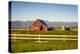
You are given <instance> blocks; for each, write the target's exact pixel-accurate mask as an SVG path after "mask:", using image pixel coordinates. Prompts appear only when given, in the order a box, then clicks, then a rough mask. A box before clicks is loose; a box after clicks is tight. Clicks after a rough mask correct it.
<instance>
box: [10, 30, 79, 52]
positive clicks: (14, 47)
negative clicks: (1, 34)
mask: <svg viewBox="0 0 80 54" xmlns="http://www.w3.org/2000/svg"><path fill="white" fill-rule="evenodd" d="M39 33H40V34H41V35H76V36H77V35H78V31H77V30H70V31H67V30H53V31H40V32H38V31H28V30H11V34H39ZM47 38H49V37H47ZM10 41H11V52H12V53H17V52H34V51H50V50H66V49H77V48H78V40H65V41H63V40H48V42H41V43H38V42H35V41H36V40H26V39H25V40H20V39H18V40H10Z"/></svg>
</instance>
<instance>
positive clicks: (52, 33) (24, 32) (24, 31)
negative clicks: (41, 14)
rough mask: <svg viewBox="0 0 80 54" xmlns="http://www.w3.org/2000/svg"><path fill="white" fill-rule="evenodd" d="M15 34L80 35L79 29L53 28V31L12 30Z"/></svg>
mask: <svg viewBox="0 0 80 54" xmlns="http://www.w3.org/2000/svg"><path fill="white" fill-rule="evenodd" d="M11 33H15V34H39V33H40V34H42V35H45V34H46V35H78V31H77V30H76V31H74V30H71V31H67V30H53V31H40V32H39V31H28V30H11Z"/></svg>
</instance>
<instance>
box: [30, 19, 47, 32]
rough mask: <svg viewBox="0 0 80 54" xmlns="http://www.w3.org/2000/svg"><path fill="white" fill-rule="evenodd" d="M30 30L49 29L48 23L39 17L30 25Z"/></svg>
mask: <svg viewBox="0 0 80 54" xmlns="http://www.w3.org/2000/svg"><path fill="white" fill-rule="evenodd" d="M29 30H30V31H47V30H48V25H47V24H46V23H45V22H44V21H43V20H40V19H37V20H36V21H35V22H34V23H33V24H32V25H30V26H29Z"/></svg>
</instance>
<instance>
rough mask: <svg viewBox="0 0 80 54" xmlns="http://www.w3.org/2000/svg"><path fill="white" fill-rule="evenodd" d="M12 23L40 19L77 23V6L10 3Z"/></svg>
mask: <svg viewBox="0 0 80 54" xmlns="http://www.w3.org/2000/svg"><path fill="white" fill-rule="evenodd" d="M11 13H12V15H11V18H12V20H13V21H16V20H20V21H27V20H31V21H33V20H36V19H42V20H47V21H53V22H55V21H56V22H58V21H61V22H77V21H78V7H77V5H64V4H46V3H31V2H12V12H11Z"/></svg>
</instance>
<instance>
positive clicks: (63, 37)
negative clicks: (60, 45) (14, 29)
mask: <svg viewBox="0 0 80 54" xmlns="http://www.w3.org/2000/svg"><path fill="white" fill-rule="evenodd" d="M9 36H10V37H9V38H11V39H31V40H32V39H34V40H39V41H40V40H78V36H77V35H31V34H10V35H9Z"/></svg>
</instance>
